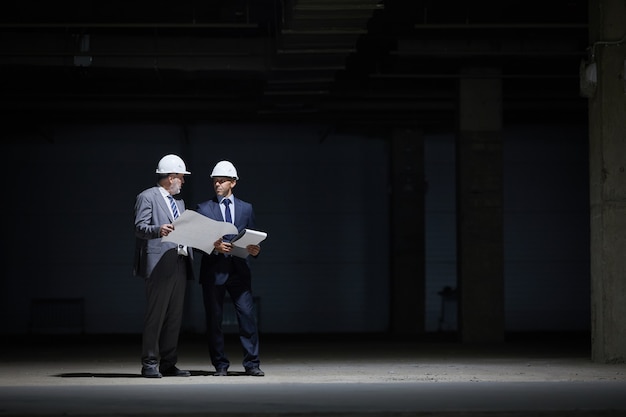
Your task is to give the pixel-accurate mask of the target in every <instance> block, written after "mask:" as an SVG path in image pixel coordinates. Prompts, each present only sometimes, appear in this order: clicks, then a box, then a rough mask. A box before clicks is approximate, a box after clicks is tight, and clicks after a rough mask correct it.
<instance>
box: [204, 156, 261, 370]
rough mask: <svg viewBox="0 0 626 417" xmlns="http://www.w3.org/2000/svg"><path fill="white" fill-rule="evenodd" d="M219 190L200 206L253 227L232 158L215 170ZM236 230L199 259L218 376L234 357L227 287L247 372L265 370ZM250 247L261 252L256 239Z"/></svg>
mask: <svg viewBox="0 0 626 417" xmlns="http://www.w3.org/2000/svg"><path fill="white" fill-rule="evenodd" d="M211 179H212V181H213V189H214V191H215V194H216V195H215V196H214V197H213V198H212V199H211V200H208V201H204V202H202V203H200V204H198V206H197V212H198V213H200V214H203V215H205V216H207V217H209V218H211V219H213V220H218V221H229V222H232V223H234V224H235V226H237V229H238V230H239V231H240V232H241V231H242V230H244V229H254V228H255V217H254V210H253V208H252V204H250V203H248V202H245V201H243V200H240V199H238V198H235V196H234V195H233V188H234V187H235V185H237V180H238V179H239V177H238V176H237V170H236V169H235V167H234V166H233V164H232V163H231V162H229V161H220V162H218V163H217V164H216V165H215V167H214V168H213V172H212V173H211ZM230 238H232V236H224V237H223V238H221V239H219V240H218V241H217V242H215V244H214V247H215V248H214V250H213V251H212V252H211V253H203V254H202V261H201V264H200V284H202V295H203V299H204V309H205V312H206V323H207V332H208V337H209V354H210V356H211V363H212V364H213V366H214V367H215V373H214V375H215V376H226V375H227V374H228V372H227V371H228V367H229V366H230V361H229V359H228V357H227V355H226V352H225V350H224V333H223V331H222V319H223V316H224V297H225V295H226V292H228V294H229V296H230V298H231V299H232V301H233V304H234V306H235V311H236V314H237V322H238V324H239V340H240V342H241V346H242V348H243V352H244V357H243V362H242V363H243V367H244V369H245V372H246V374H247V375H252V376H264V375H265V373H264V372H263V371H262V370H261V369H260V367H259V365H260V360H259V332H258V327H257V322H256V315H255V312H254V300H253V296H252V282H251V281H252V280H251V273H250V265H249V258H248V257H246V258H241V257H237V256H232V255H230V254H229V253H230V251H231V244H230V243H229V239H230ZM246 249H247V251H248V253H249V254H250V255H252V256H253V257H256V256H257V255H258V254H259V251H260V250H261V248H260V247H259V246H258V245H248V246H247V247H246Z"/></svg>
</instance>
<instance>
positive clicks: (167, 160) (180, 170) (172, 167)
mask: <svg viewBox="0 0 626 417" xmlns="http://www.w3.org/2000/svg"><path fill="white" fill-rule="evenodd" d="M156 173H157V174H191V172H189V171H187V167H186V166H185V163H184V162H183V160H182V159H181V158H180V157H179V156H177V155H172V154H170V155H165V156H164V157H163V158H161V160H160V161H159V165H158V166H157V169H156Z"/></svg>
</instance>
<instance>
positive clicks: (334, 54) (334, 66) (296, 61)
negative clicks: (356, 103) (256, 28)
mask: <svg viewBox="0 0 626 417" xmlns="http://www.w3.org/2000/svg"><path fill="white" fill-rule="evenodd" d="M383 7H384V6H383V4H382V2H381V1H380V0H283V2H282V3H281V11H282V25H281V28H280V30H279V32H278V33H277V34H276V47H275V54H274V56H273V57H272V62H271V68H270V71H269V75H268V80H267V87H266V90H265V92H264V98H265V102H264V104H265V105H264V106H263V107H262V108H263V110H261V111H262V112H264V113H265V115H268V114H269V115H272V114H276V115H281V114H286V113H288V114H290V115H293V114H296V113H299V114H302V115H306V114H314V113H318V112H319V111H320V108H319V104H320V103H321V102H322V101H323V100H324V99H325V98H326V97H328V95H329V94H331V85H332V83H333V82H334V81H335V79H336V76H337V74H338V73H339V72H341V71H345V69H346V64H347V60H348V57H349V56H350V55H351V54H354V53H356V46H357V41H358V39H359V37H360V36H363V35H365V34H367V23H368V21H369V19H370V18H371V17H372V15H373V13H374V12H375V11H376V10H381V9H382V8H383Z"/></svg>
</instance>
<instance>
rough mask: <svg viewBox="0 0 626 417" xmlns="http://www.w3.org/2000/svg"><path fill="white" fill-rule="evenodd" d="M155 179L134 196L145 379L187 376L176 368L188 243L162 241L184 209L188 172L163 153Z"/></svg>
mask: <svg viewBox="0 0 626 417" xmlns="http://www.w3.org/2000/svg"><path fill="white" fill-rule="evenodd" d="M156 174H157V184H156V185H155V186H153V187H150V188H148V189H146V190H144V191H142V192H141V193H139V194H138V195H137V198H136V201H135V237H136V244H135V263H134V268H133V275H135V276H139V277H142V278H144V282H145V292H146V301H147V304H146V312H145V317H144V328H143V335H142V338H143V341H142V350H141V375H142V376H144V377H146V378H161V377H162V376H190V375H191V373H190V372H189V371H184V370H181V369H178V368H177V367H176V362H177V361H178V338H179V334H180V327H181V324H182V319H183V305H184V301H185V287H186V285H187V280H191V279H193V268H192V265H193V257H192V252H191V248H189V247H186V246H182V245H177V244H175V243H172V242H162V241H161V238H162V237H163V236H167V235H168V234H169V233H170V232H171V231H172V230H174V226H173V225H172V222H173V221H174V219H176V218H177V217H178V216H179V215H180V214H181V213H182V212H183V211H185V202H184V201H183V200H182V199H175V198H174V197H173V196H175V195H177V194H179V193H180V190H181V188H182V185H183V184H184V183H185V175H189V174H191V172H188V171H187V167H186V166H185V163H184V162H183V160H182V159H181V158H180V157H179V156H177V155H171V154H170V155H165V156H164V157H163V158H161V160H160V161H159V164H158V166H157V170H156Z"/></svg>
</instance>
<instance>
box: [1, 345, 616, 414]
mask: <svg viewBox="0 0 626 417" xmlns="http://www.w3.org/2000/svg"><path fill="white" fill-rule="evenodd" d="M7 339H11V340H12V343H9V344H8V345H6V340H7ZM3 340H5V342H4V348H3V350H2V356H1V358H0V417H6V416H144V415H145V416H148V415H150V416H160V417H164V416H177V417H196V416H230V417H243V416H265V417H270V416H271V417H282V416H289V417H292V416H293V417H303V416H307V417H309V416H310V417H320V416H323V417H335V416H341V417H348V416H350V417H351V416H363V415H365V416H368V417H381V416H393V417H404V416H442V417H459V416H472V417H500V416H501V417H518V416H542V417H543V416H546V417H547V416H550V417H554V416H559V417H560V416H585V417H587V416H594V417H596V416H602V417H613V416H626V364H597V363H592V362H591V361H590V359H589V358H590V350H589V346H588V344H589V343H588V340H587V339H585V338H580V337H569V336H558V335H557V336H554V335H553V336H549V337H537V336H533V337H530V336H528V337H526V336H525V337H523V338H519V337H518V338H512V340H510V341H507V342H506V343H502V344H496V345H473V346H467V345H463V344H460V343H456V342H452V341H445V340H442V339H440V338H439V339H438V340H437V338H434V340H388V338H386V337H383V336H360V335H352V336H350V335H348V336H325V337H322V336H306V337H304V336H270V335H268V336H264V335H261V359H262V363H261V368H262V369H263V370H264V371H265V373H266V376H265V377H250V376H245V375H243V374H242V371H243V368H242V366H241V352H240V349H239V347H238V345H237V340H236V338H234V337H231V338H230V339H229V341H228V351H229V355H230V357H231V362H232V365H231V368H230V370H229V371H230V372H229V376H226V377H215V376H213V375H212V374H213V371H214V369H213V368H212V367H211V366H210V364H209V360H208V355H207V353H206V347H205V342H204V339H203V338H202V337H201V336H184V337H183V338H182V340H181V344H180V355H179V363H178V365H179V367H180V368H182V369H188V370H191V372H192V376H191V377H189V378H162V379H145V378H142V377H141V376H140V365H139V350H140V342H141V340H140V336H108V337H107V336H97V337H95V336H54V337H50V336H48V337H46V336H37V337H30V338H20V337H17V338H16V337H12V338H8V337H3Z"/></svg>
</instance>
